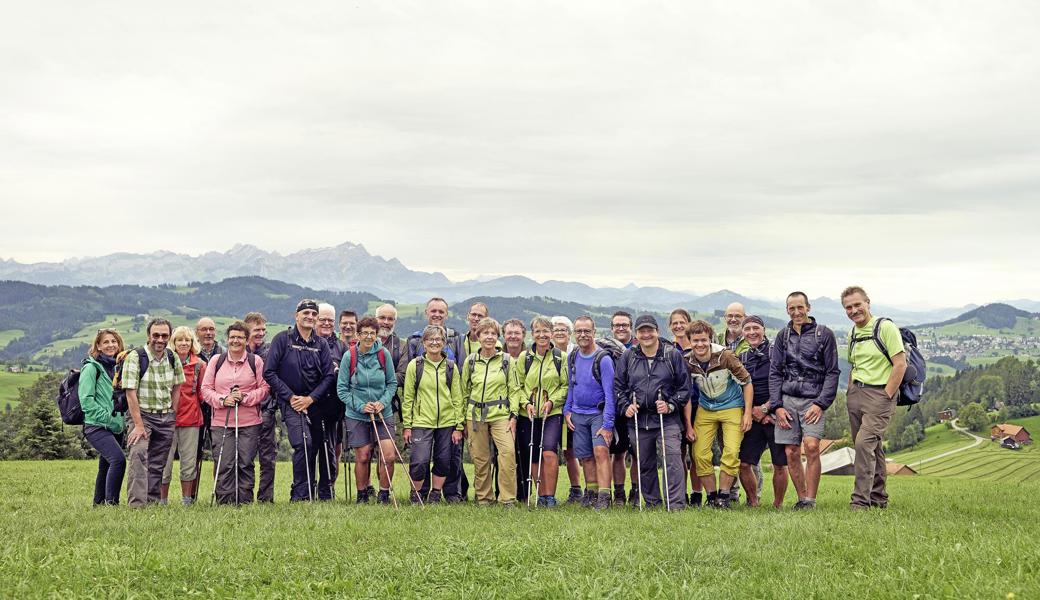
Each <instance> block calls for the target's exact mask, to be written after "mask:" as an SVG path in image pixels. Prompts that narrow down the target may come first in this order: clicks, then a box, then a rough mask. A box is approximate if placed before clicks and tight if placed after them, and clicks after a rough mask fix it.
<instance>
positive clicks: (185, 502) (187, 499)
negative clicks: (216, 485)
mask: <svg viewBox="0 0 1040 600" xmlns="http://www.w3.org/2000/svg"><path fill="white" fill-rule="evenodd" d="M181 504H183V505H184V506H191V505H192V504H195V499H194V498H192V497H191V496H185V497H184V498H181Z"/></svg>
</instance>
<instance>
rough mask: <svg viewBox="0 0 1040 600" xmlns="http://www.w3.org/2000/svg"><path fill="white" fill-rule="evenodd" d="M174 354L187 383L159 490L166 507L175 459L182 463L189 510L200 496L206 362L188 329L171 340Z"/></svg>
mask: <svg viewBox="0 0 1040 600" xmlns="http://www.w3.org/2000/svg"><path fill="white" fill-rule="evenodd" d="M170 343H171V344H172V345H173V351H174V354H176V355H177V358H179V359H180V361H181V366H182V367H183V368H184V383H183V384H181V397H180V401H178V403H177V414H176V416H175V419H176V422H175V423H174V433H173V444H171V445H170V454H169V456H167V457H166V467H165V468H164V469H163V476H162V486H161V487H160V488H159V503H160V504H166V502H167V500H168V498H169V495H170V481H171V480H172V479H173V457H174V455H180V459H181V468H180V475H181V502H182V503H183V504H184V505H185V506H188V505H190V504H192V503H193V502H195V495H196V493H197V492H198V490H197V489H196V488H197V487H198V477H197V475H198V469H199V463H200V461H199V456H200V454H199V432H200V431H201V428H202V395H201V394H200V393H199V390H200V389H201V386H202V377H203V375H205V373H206V361H204V360H202V359H201V358H200V357H199V351H200V350H201V349H202V346H201V345H200V344H199V340H198V338H196V337H195V332H194V331H192V330H191V328H189V327H183V326H182V327H178V328H177V329H174V330H173V335H172V336H170Z"/></svg>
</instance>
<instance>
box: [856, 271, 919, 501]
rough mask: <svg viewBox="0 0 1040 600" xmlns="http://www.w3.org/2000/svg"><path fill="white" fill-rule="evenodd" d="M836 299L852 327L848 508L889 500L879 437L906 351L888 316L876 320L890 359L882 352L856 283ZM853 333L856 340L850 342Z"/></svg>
mask: <svg viewBox="0 0 1040 600" xmlns="http://www.w3.org/2000/svg"><path fill="white" fill-rule="evenodd" d="M841 304H842V306H844V307H845V314H846V315H847V316H848V317H849V319H850V320H851V321H852V323H853V325H854V327H853V328H852V331H851V332H850V333H849V342H850V343H849V347H850V348H851V350H850V352H849V364H850V365H851V366H852V372H851V373H850V374H849V392H848V409H849V425H850V426H851V433H852V439H853V441H854V442H855V444H856V464H855V467H854V470H855V473H856V483H855V485H854V487H853V489H852V502H851V504H850V508H852V510H865V509H867V508H870V507H875V508H885V507H886V506H888V492H886V491H885V479H886V478H887V476H888V471H887V469H886V467H885V449H884V448H883V447H882V445H881V439H882V438H883V437H884V436H885V429H887V428H888V422H889V420H890V419H891V418H892V411H893V409H895V406H896V400H897V399H898V398H897V396H898V394H899V384H900V383H902V381H903V373H904V372H906V353H905V350H904V348H903V338H902V336H900V334H899V328H898V327H896V325H895V323H893V322H892V321H889V320H887V319H886V320H884V321H882V322H881V326H880V328H878V337H879V338H881V342H882V343H883V344H884V345H885V347H886V348H887V349H888V353H889V355H890V356H891V357H892V360H891V361H889V359H887V358H885V355H884V353H882V352H881V348H879V347H878V345H877V343H875V342H874V325H875V323H876V322H877V317H875V316H873V315H871V314H870V298H869V297H868V296H867V292H865V291H864V290H863V288H861V287H859V286H851V287H847V288H845V291H843V292H842V293H841ZM853 339H855V340H856V343H855V344H852V340H853Z"/></svg>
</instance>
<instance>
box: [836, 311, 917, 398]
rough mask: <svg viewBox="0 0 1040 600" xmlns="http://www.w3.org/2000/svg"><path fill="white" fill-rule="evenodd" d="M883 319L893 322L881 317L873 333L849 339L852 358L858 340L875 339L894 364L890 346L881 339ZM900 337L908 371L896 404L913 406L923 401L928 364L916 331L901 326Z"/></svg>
mask: <svg viewBox="0 0 1040 600" xmlns="http://www.w3.org/2000/svg"><path fill="white" fill-rule="evenodd" d="M882 321H889V322H891V321H892V319H889V318H887V317H879V318H878V320H877V321H875V322H874V331H873V332H871V335H869V336H868V335H863V336H856V335H853V336H852V338H851V340H850V341H849V359H850V360H851V359H852V349H853V348H854V347H855V346H856V342H866V341H868V340H873V342H874V343H875V344H876V345H877V347H878V350H880V351H881V354H884V355H885V358H886V359H887V360H888V363H889V364H892V357H891V355H889V353H888V348H886V347H885V343H884V342H882V341H881V322H882ZM899 337H901V338H902V339H903V349H904V351H905V353H906V372H905V373H903V381H902V382H900V384H899V400H898V401H897V402H896V406H913V405H914V404H917V403H918V402H920V401H921V396H922V395H923V394H924V379H925V377H926V375H927V365H926V364H925V360H924V355H923V354H921V349H920V348H918V347H917V336H916V335H914V332H913V331H910V330H909V329H907V328H906V327H900V328H899Z"/></svg>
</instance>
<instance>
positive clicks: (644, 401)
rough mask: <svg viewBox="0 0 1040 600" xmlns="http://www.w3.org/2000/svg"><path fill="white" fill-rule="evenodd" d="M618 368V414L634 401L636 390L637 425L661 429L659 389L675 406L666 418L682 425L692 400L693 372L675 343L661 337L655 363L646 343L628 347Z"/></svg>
mask: <svg viewBox="0 0 1040 600" xmlns="http://www.w3.org/2000/svg"><path fill="white" fill-rule="evenodd" d="M616 368H617V370H616V371H615V373H614V394H615V395H616V396H617V404H616V406H615V409H616V411H617V414H619V415H620V414H623V413H624V411H625V410H627V409H628V407H629V405H631V404H632V394H635V395H636V404H637V405H638V406H639V413H638V414H637V415H636V416H637V419H636V420H637V423H636V426H637V427H642V428H643V429H659V428H660V422H659V419H658V418H657V406H656V403H657V395H658V392H660V393H661V396H662V399H663V400H664V401H665V402H667V403H668V404H670V405H671V406H672V408H673V410H672V411H671V412H670V413H668V414H666V415H664V420H665V421H674V422H675V423H678V424H680V426H681V425H682V420H681V419H682V416H681V415H682V408H683V406H685V405H686V403H687V402H689V401H690V374H689V372H688V371H687V370H686V364H685V363H684V362H683V357H682V353H681V352H679V351H678V350H676V349H675V346H674V345H673V344H672V343H670V342H668V341H666V340H661V342H660V344H659V345H658V348H657V354H656V355H654V357H653V365H652V366H651V365H650V361H649V360H648V359H647V357H646V355H645V354H643V347H642V346H640V345H638V344H636V345H634V346H632V347H631V348H629V349H628V350H625V353H624V354H622V355H621V358H620V359H618V364H617V365H616Z"/></svg>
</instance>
